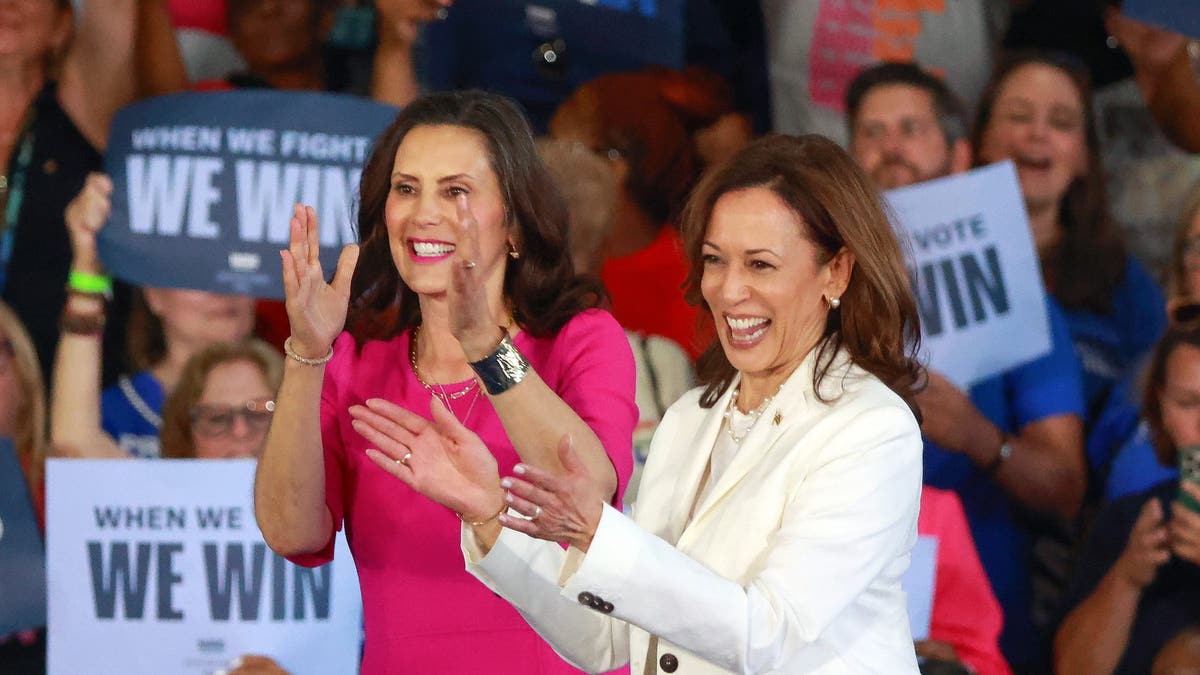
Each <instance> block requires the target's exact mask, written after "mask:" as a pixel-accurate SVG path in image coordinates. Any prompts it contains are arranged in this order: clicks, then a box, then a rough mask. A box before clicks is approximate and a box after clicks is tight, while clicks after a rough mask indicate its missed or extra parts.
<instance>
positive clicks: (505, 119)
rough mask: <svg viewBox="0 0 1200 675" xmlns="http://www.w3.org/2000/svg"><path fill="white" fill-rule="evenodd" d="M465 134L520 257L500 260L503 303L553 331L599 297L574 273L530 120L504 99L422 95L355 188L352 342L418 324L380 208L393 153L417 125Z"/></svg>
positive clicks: (386, 135) (525, 324)
mask: <svg viewBox="0 0 1200 675" xmlns="http://www.w3.org/2000/svg"><path fill="white" fill-rule="evenodd" d="M440 125H446V126H456V127H463V128H466V129H474V130H476V131H478V132H480V133H482V134H483V136H484V137H485V138H486V139H487V146H488V155H489V157H488V159H489V160H490V163H491V167H492V170H493V171H494V172H495V173H496V178H497V180H498V182H499V184H500V190H501V193H502V195H503V197H504V208H505V213H506V220H507V227H509V228H515V229H516V237H514V239H515V241H516V246H517V248H518V249H519V250H520V253H521V257H520V258H516V259H514V258H505V265H506V267H505V273H504V297H505V299H506V300H507V301H508V302H509V303H510V306H511V308H512V312H513V317H514V318H515V319H516V320H517V323H519V324H520V325H521V327H522V328H523V329H525V330H526V331H528V332H529V333H530V334H531V335H534V336H538V337H545V336H548V335H553V334H554V333H557V332H558V330H559V329H560V328H562V326H563V325H564V324H566V323H567V321H569V320H570V319H571V318H572V317H574V316H575V315H576V314H578V313H580V312H582V311H584V310H586V309H591V308H593V307H598V306H600V305H601V304H602V303H603V302H605V301H606V299H607V293H606V292H605V290H604V286H603V285H601V283H600V281H599V280H598V279H595V278H592V277H584V276H579V275H577V274H576V273H575V267H574V265H573V263H572V262H571V256H570V254H569V249H568V246H567V218H568V216H567V207H566V203H565V202H564V201H563V198H562V196H561V195H560V194H559V192H558V190H557V188H555V186H554V182H553V180H552V179H551V178H550V175H549V173H548V172H547V171H546V167H545V165H544V164H542V161H541V159H539V158H538V154H537V150H536V149H535V147H534V144H533V134H532V133H531V132H530V130H529V123H528V122H527V121H526V120H525V116H524V115H523V114H522V113H521V111H520V109H519V108H518V107H517V104H516V103H514V102H513V101H512V100H510V99H508V98H506V97H504V96H500V95H498V94H492V93H488V92H484V91H478V90H472V91H452V92H443V93H436V94H429V95H427V96H423V97H421V98H418V99H417V100H415V101H413V102H412V103H410V104H409V105H408V107H406V108H405V109H404V110H402V111H401V112H400V115H399V116H398V117H396V120H395V121H394V122H392V125H391V126H390V127H388V129H387V130H386V131H384V132H383V135H382V136H380V137H379V139H378V141H377V142H376V144H375V148H374V150H373V151H372V152H371V157H370V159H368V160H367V164H366V166H365V167H364V169H363V174H362V181H361V184H360V187H359V194H360V199H361V202H360V204H359V211H358V239H359V241H360V242H361V252H360V254H359V261H358V267H357V268H356V269H355V271H354V279H353V281H352V282H351V284H350V311H349V316H348V318H347V329H348V330H349V331H350V332H351V334H353V335H354V338H355V340H356V341H357V342H358V344H359V345H362V344H363V343H364V342H366V341H367V340H372V339H388V338H390V337H392V336H394V335H397V334H399V333H400V332H402V331H404V330H405V329H407V328H411V327H413V326H416V325H417V324H419V323H420V322H421V308H420V305H419V304H418V302H417V295H416V293H414V292H413V291H412V289H410V288H409V287H408V286H406V285H405V284H404V281H403V280H402V279H401V278H400V274H399V272H397V270H396V265H395V263H394V262H393V260H392V254H391V249H390V248H389V246H388V233H387V226H386V224H385V223H384V207H385V205H386V203H387V196H388V192H389V191H390V190H391V187H392V166H393V163H394V161H395V156H396V149H397V148H399V147H400V143H401V142H402V141H403V140H404V137H405V136H406V135H407V134H408V132H409V131H411V130H412V129H413V128H415V127H418V126H440Z"/></svg>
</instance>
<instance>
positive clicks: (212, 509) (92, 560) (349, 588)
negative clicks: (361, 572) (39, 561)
mask: <svg viewBox="0 0 1200 675" xmlns="http://www.w3.org/2000/svg"><path fill="white" fill-rule="evenodd" d="M254 466H255V463H254V460H249V459H232V460H216V459H209V460H184V459H172V460H82V459H74V460H71V459H58V460H51V461H50V462H49V466H48V467H47V498H46V504H47V511H46V521H47V524H46V531H47V533H48V539H47V553H48V555H47V561H48V562H47V574H48V576H49V619H50V621H49V624H48V626H49V628H48V641H49V644H48V654H47V659H48V672H49V673H50V675H55V674H57V673H62V674H64V675H65V674H67V673H92V674H95V675H102V674H105V673H112V674H113V675H116V674H118V673H120V674H129V673H178V674H181V675H189V674H194V675H200V674H204V675H207V674H208V673H212V672H214V671H216V670H219V669H222V668H224V667H225V666H226V665H227V664H228V663H229V662H230V661H232V660H233V659H234V658H236V657H238V656H241V655H244V654H261V655H265V656H269V657H271V658H273V659H275V661H277V662H278V663H279V664H280V665H282V666H283V667H284V668H285V669H287V670H288V671H289V672H291V673H294V674H296V675H305V674H306V673H312V674H313V675H325V674H326V673H353V672H357V669H358V660H359V653H360V649H361V647H360V644H361V640H360V638H361V635H362V599H361V597H360V595H359V589H358V580H357V576H356V574H355V569H354V564H353V561H352V559H351V557H350V551H349V550H348V549H347V546H346V544H345V540H344V539H343V538H342V537H341V536H340V535H339V537H338V540H337V543H336V548H335V551H336V553H335V558H334V560H333V562H331V563H329V564H327V565H324V566H321V567H317V568H305V567H299V566H296V565H293V564H291V563H289V562H287V561H286V560H284V559H283V558H280V557H279V556H276V555H275V554H274V553H272V552H271V550H270V549H269V548H267V545H266V544H265V543H264V542H263V539H262V534H261V533H260V532H259V530H258V526H257V525H256V524H255V520H254V511H253V483H254Z"/></svg>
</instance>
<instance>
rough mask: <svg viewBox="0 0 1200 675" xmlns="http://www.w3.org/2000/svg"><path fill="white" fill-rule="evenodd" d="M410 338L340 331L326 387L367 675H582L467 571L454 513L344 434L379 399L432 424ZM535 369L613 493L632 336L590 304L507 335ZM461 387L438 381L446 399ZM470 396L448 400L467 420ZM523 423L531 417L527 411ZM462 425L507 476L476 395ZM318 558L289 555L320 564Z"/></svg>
mask: <svg viewBox="0 0 1200 675" xmlns="http://www.w3.org/2000/svg"><path fill="white" fill-rule="evenodd" d="M409 336H410V332H409V331H405V332H404V333H403V334H401V335H399V336H397V337H395V338H393V339H391V340H389V341H387V342H381V341H372V342H368V343H367V344H365V345H363V347H362V350H361V351H360V352H358V353H356V351H355V342H354V338H353V337H351V336H350V335H349V334H346V333H344V334H342V335H341V336H340V337H339V338H338V339H337V342H336V343H335V344H334V356H333V360H332V361H330V362H329V365H328V366H327V367H326V371H325V384H324V388H323V390H322V392H321V434H322V441H323V444H324V449H325V501H326V503H327V504H328V506H329V511H330V513H331V514H332V515H333V522H334V524H335V526H336V527H338V528H340V527H341V526H342V523H345V526H346V535H347V539H348V541H349V544H350V550H351V551H352V552H353V553H354V562H355V564H356V566H357V567H358V576H359V582H360V585H361V587H362V596H363V612H364V619H365V624H366V645H365V653H364V655H363V665H362V672H363V673H364V674H365V675H371V674H373V673H396V672H406V673H439V675H455V674H458V673H461V674H463V675H467V674H471V675H475V674H477V673H489V674H490V675H504V674H508V673H511V674H512V675H533V674H539V673H540V674H547V675H548V674H551V673H554V674H557V673H577V672H579V671H577V670H576V669H574V668H572V667H571V666H570V665H568V664H567V663H566V662H565V661H563V660H562V658H561V657H559V656H558V655H557V654H555V653H554V651H553V650H552V649H551V648H550V646H549V645H547V644H546V643H545V642H544V641H543V640H542V639H541V637H539V636H538V635H537V634H536V633H535V632H534V631H533V629H531V628H530V627H529V626H528V625H527V624H526V623H525V621H524V620H523V619H522V618H521V616H520V614H518V613H517V611H516V610H515V609H513V607H512V606H511V605H509V604H508V603H507V602H505V601H504V600H502V599H501V598H500V597H499V596H497V595H495V594H494V593H492V592H491V591H490V590H488V589H487V588H486V587H485V586H484V585H483V584H481V583H479V582H478V581H477V580H475V578H474V577H472V576H471V575H469V574H467V572H466V571H465V565H464V563H463V557H462V551H461V549H460V545H459V527H460V525H459V521H458V517H457V516H455V514H454V513H453V512H451V511H450V510H449V509H446V508H444V507H442V506H439V505H438V504H436V503H434V502H432V501H430V500H428V499H426V498H424V497H422V496H420V495H419V494H417V493H416V492H414V491H413V490H412V489H410V488H409V487H408V486H407V485H405V484H404V483H402V482H400V481H399V480H397V479H395V478H393V477H391V476H390V475H388V474H387V473H385V472H384V471H383V470H382V469H380V468H379V467H377V466H375V465H374V464H373V463H372V462H371V461H370V460H369V459H367V457H366V455H365V454H364V451H365V450H366V448H367V442H366V440H365V439H363V438H362V437H361V436H359V435H358V433H356V432H355V431H354V430H353V429H352V428H351V427H350V415H349V413H348V412H347V409H348V408H349V407H350V406H352V405H355V404H361V403H363V402H364V401H366V400H367V399H368V398H373V397H382V398H386V399H388V400H390V401H392V402H394V403H397V404H399V405H402V406H404V407H406V408H407V409H409V410H412V411H413V412H416V413H418V414H420V415H422V416H423V417H425V418H429V416H430V415H429V404H430V399H431V394H430V393H429V392H428V391H427V390H426V389H425V387H423V386H422V385H421V383H420V382H419V381H418V380H417V379H416V376H415V375H414V374H413V372H412V367H411V366H410V365H409ZM514 342H515V343H516V346H517V348H518V349H519V350H520V351H521V353H522V354H524V356H525V358H526V359H528V360H529V363H530V364H531V365H532V367H533V369H534V370H535V371H537V373H538V375H539V376H541V378H542V379H543V380H544V381H545V382H546V384H547V385H549V387H550V388H551V389H552V390H554V392H555V393H557V394H558V395H559V397H561V398H562V399H563V401H565V402H566V403H567V404H568V405H569V406H571V408H572V409H574V410H575V412H576V413H577V414H578V415H579V416H580V417H581V418H582V419H583V421H584V422H586V423H587V424H588V426H590V427H591V428H592V429H593V430H594V431H595V432H596V435H597V436H599V438H600V441H601V442H602V443H603V444H604V447H605V448H606V449H607V451H608V454H609V456H610V457H611V458H612V462H613V466H614V467H615V468H616V471H617V477H618V480H619V488H618V494H621V493H622V492H624V490H625V485H626V483H627V481H628V480H629V475H630V473H631V471H632V468H633V454H632V438H633V429H634V426H635V425H636V424H637V419H638V412H637V406H636V404H635V402H634V387H635V372H634V363H633V355H632V353H631V352H630V350H629V342H628V341H627V340H626V338H625V333H624V331H623V330H622V329H621V327H620V326H619V325H618V324H617V322H616V321H615V320H614V319H613V318H612V316H611V315H609V314H608V313H607V312H603V311H600V310H589V311H586V312H583V313H581V314H579V315H577V316H575V317H574V318H573V319H571V320H570V321H569V322H567V324H566V325H565V326H563V328H562V330H561V331H559V333H558V334H557V335H555V336H553V337H551V338H546V339H538V338H534V337H532V336H530V335H528V334H527V333H524V332H522V333H519V334H518V335H517V336H516V337H515V338H514ZM466 384H467V383H465V382H464V383H459V384H456V385H446V386H445V389H446V391H447V392H455V391H459V390H461V389H463V387H464V386H465V385H466ZM472 398H473V395H467V396H464V397H462V398H460V399H458V400H455V401H453V402H452V406H451V408H452V410H453V411H454V413H455V414H456V415H457V416H458V417H459V419H462V418H463V417H464V416H465V415H466V414H467V409H468V407H469V406H470V405H471V400H472ZM530 414H531V415H536V414H538V413H537V411H530ZM466 426H467V427H468V428H470V429H471V430H472V431H474V432H475V433H477V434H479V436H480V437H481V438H482V439H483V440H484V442H485V443H487V445H488V447H489V448H490V449H491V450H492V452H493V453H495V455H496V460H497V462H498V463H499V465H500V474H501V475H502V476H505V475H511V474H512V467H513V465H514V464H516V463H517V461H518V458H517V454H516V452H515V451H514V450H513V447H512V444H511V443H510V442H509V440H508V436H507V435H506V434H505V432H504V429H503V427H502V426H501V424H500V419H499V418H498V417H497V416H496V413H495V410H494V409H493V408H492V406H491V403H490V401H488V399H487V397H486V396H485V395H482V394H481V395H480V396H479V398H478V400H476V401H475V403H474V408H473V409H472V410H471V412H470V416H469V417H467V420H466ZM332 556H333V533H332V532H330V543H329V545H328V546H327V547H326V548H325V550H324V551H321V552H318V553H316V554H314V555H310V556H300V557H296V558H293V559H292V560H293V562H296V563H299V564H304V565H317V564H322V563H324V562H327V561H328V560H330V559H331V558H332Z"/></svg>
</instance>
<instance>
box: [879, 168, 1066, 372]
mask: <svg viewBox="0 0 1200 675" xmlns="http://www.w3.org/2000/svg"><path fill="white" fill-rule="evenodd" d="M885 196H886V198H887V201H888V202H889V203H890V204H891V207H892V209H893V210H894V211H895V214H896V217H897V219H898V221H899V222H898V226H899V227H898V229H899V230H900V231H901V232H902V233H904V234H907V236H908V246H909V249H910V253H911V259H910V260H909V261H908V264H909V272H910V276H911V277H912V279H913V281H914V284H913V289H914V291H915V293H916V296H917V305H918V309H919V310H920V313H921V340H922V344H923V346H924V348H923V351H924V352H925V353H926V356H927V358H928V360H929V366H930V367H931V368H933V369H934V370H936V371H937V372H939V373H941V374H942V375H944V376H945V377H946V378H947V379H949V380H950V381H951V382H953V383H954V384H956V385H958V386H960V387H968V386H970V385H972V384H974V383H976V382H978V381H980V380H983V379H986V378H988V377H991V376H993V375H997V374H999V373H1002V372H1004V371H1006V370H1009V369H1011V368H1014V367H1016V366H1019V365H1022V364H1024V363H1027V362H1029V361H1032V360H1034V359H1036V358H1039V357H1041V356H1043V355H1045V354H1047V353H1049V352H1050V348H1051V341H1050V323H1049V318H1048V316H1047V313H1046V312H1047V310H1046V294H1045V287H1044V286H1043V285H1042V275H1041V268H1040V266H1039V263H1038V257H1037V251H1036V250H1035V249H1034V246H1033V237H1032V236H1031V235H1030V233H1029V219H1028V218H1027V216H1026V214H1025V204H1024V201H1023V200H1022V198H1021V188H1020V184H1019V183H1018V181H1017V174H1016V171H1015V169H1014V168H1013V165H1012V162H1007V161H1006V162H1001V163H999V164H992V165H990V166H986V167H983V168H980V169H976V170H974V171H970V172H967V173H964V174H958V175H955V176H949V177H946V178H939V179H937V180H932V181H929V182H926V183H919V184H917V185H912V186H909V187H904V188H899V189H896V190H891V191H889V192H887V193H886V195H885Z"/></svg>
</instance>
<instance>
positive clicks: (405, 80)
mask: <svg viewBox="0 0 1200 675" xmlns="http://www.w3.org/2000/svg"><path fill="white" fill-rule="evenodd" d="M436 9H438V7H437V5H435V4H434V3H432V2H429V1H428V0H376V2H375V12H376V20H375V27H376V32H377V33H378V35H379V44H378V46H377V47H376V48H375V60H374V63H373V66H372V69H371V98H373V99H375V100H376V101H378V102H380V103H387V104H390V105H394V106H398V107H404V106H406V105H408V104H409V103H410V102H411V101H412V100H413V99H414V98H416V97H417V95H418V94H420V88H419V87H418V85H417V73H416V69H415V68H414V67H413V46H414V44H415V43H416V41H417V33H418V31H419V30H420V26H421V24H422V23H424V22H425V21H429V20H430V19H433V18H434V17H435V11H436Z"/></svg>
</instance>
